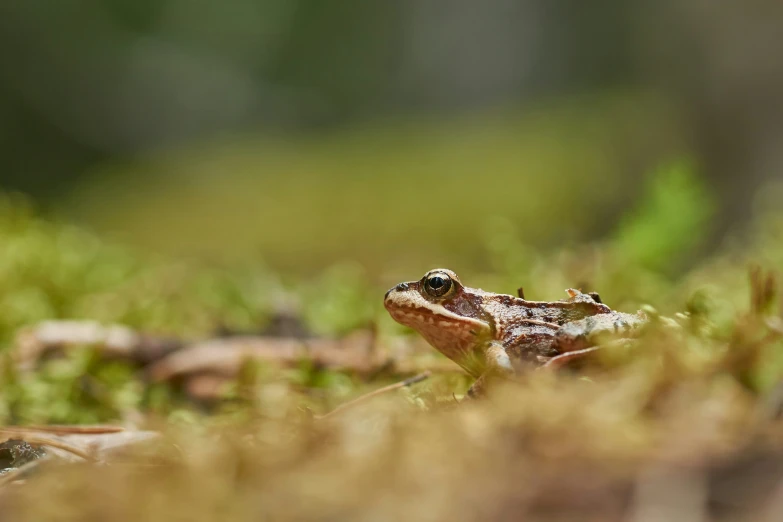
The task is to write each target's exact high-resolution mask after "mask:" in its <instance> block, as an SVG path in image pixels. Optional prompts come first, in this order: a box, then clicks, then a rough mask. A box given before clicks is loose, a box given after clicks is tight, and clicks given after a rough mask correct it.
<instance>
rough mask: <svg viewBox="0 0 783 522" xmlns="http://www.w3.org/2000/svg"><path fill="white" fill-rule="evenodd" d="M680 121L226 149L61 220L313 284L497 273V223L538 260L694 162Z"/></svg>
mask: <svg viewBox="0 0 783 522" xmlns="http://www.w3.org/2000/svg"><path fill="white" fill-rule="evenodd" d="M675 120H676V117H675V113H674V112H673V111H672V109H671V107H670V106H668V105H667V104H666V103H665V101H664V100H661V99H659V98H656V97H655V96H651V95H648V94H645V93H640V92H635V91H617V92H611V93H601V94H593V95H583V96H575V97H569V98H565V99H562V98H555V99H552V100H549V101H547V102H546V103H541V104H540V105H538V106H534V107H515V106H502V107H498V108H496V109H494V110H486V111H483V112H479V113H475V114H471V115H465V116H459V117H457V116H452V117H449V118H444V117H442V116H440V117H439V116H437V115H432V116H430V117H429V118H425V117H419V118H418V119H412V118H396V119H395V118H390V119H388V120H386V121H384V122H378V123H376V124H374V125H369V124H367V125H362V126H354V127H349V128H343V129H340V130H330V131H322V132H310V133H306V134H305V133H288V134H278V135H269V134H267V135H263V134H262V135H252V134H249V135H244V136H227V137H226V138H225V140H224V141H223V142H220V143H217V144H215V143H205V144H203V145H198V146H191V147H183V148H182V149H181V150H178V151H167V152H161V153H159V154H150V155H148V156H147V157H146V158H143V159H138V160H136V161H133V162H125V163H115V164H105V165H103V166H101V167H99V168H96V169H95V170H94V171H93V172H92V175H91V176H90V178H89V179H88V180H86V181H85V183H84V184H82V185H81V186H78V187H75V188H73V189H72V190H71V191H70V192H69V193H68V194H66V195H65V196H64V197H63V198H62V199H61V200H60V201H59V206H60V210H61V214H62V215H63V216H65V217H67V218H68V219H76V220H78V221H79V222H81V223H83V224H85V225H86V226H88V227H90V228H92V229H94V230H96V231H98V232H99V233H101V234H102V235H108V236H110V237H112V238H115V239H116V240H120V241H122V242H123V243H126V244H132V245H139V246H141V247H143V248H151V249H153V250H155V251H158V252H164V253H168V254H174V255H177V256H181V255H197V256H200V257H206V258H209V259H216V260H220V261H226V260H228V262H232V263H233V262H236V260H238V259H241V260H257V259H262V260H263V261H264V262H265V263H267V264H268V265H269V266H271V267H272V268H274V269H275V270H276V271H279V272H282V273H297V274H300V275H301V274H307V273H312V272H313V271H318V270H321V269H322V268H323V266H325V265H330V264H332V263H339V262H342V261H345V260H350V261H355V262H359V263H361V264H362V265H363V266H364V267H366V268H367V270H368V273H367V274H366V275H367V276H368V277H370V278H372V279H373V280H374V281H379V280H382V282H383V283H384V284H387V285H388V284H391V283H392V281H393V280H394V279H396V278H400V277H405V276H406V273H408V272H409V271H410V270H416V271H419V270H424V269H425V268H426V267H427V266H430V265H432V264H438V265H448V266H452V267H455V268H456V269H458V270H460V269H463V270H464V269H479V268H487V267H488V266H490V265H491V263H492V262H493V261H492V260H491V259H488V258H486V257H485V256H484V255H483V252H482V251H481V246H482V245H483V244H484V243H485V230H486V228H487V224H488V223H491V222H493V220H495V219H496V218H500V219H505V220H508V221H510V222H512V223H514V225H515V227H516V229H517V233H518V234H519V235H520V237H522V238H524V240H525V242H526V243H528V244H530V245H532V246H535V247H537V248H542V247H551V246H553V245H560V244H562V243H563V242H567V241H571V242H574V241H585V240H587V239H590V238H594V237H599V236H601V235H603V234H604V233H605V232H606V231H607V230H608V229H611V228H612V222H613V219H614V218H615V216H616V215H618V214H619V213H621V212H622V211H623V210H624V209H625V208H626V207H627V206H628V204H629V200H628V196H627V195H628V194H630V193H633V192H635V191H636V190H638V185H639V183H640V180H641V179H642V177H643V175H644V173H646V172H647V171H649V170H651V169H653V168H654V167H655V166H657V164H658V162H659V161H661V159H660V158H669V157H677V156H678V155H679V154H681V153H682V152H683V149H684V144H683V139H682V136H681V135H680V134H679V133H678V130H677V128H678V127H677V122H676V121H675Z"/></svg>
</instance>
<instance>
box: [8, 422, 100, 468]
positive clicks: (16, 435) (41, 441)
mask: <svg viewBox="0 0 783 522" xmlns="http://www.w3.org/2000/svg"><path fill="white" fill-rule="evenodd" d="M0 434H2V435H0V441H1V442H5V441H7V440H11V439H19V440H23V441H25V442H27V443H28V444H33V445H36V446H49V447H51V448H57V449H61V450H63V451H67V452H68V453H72V454H74V455H76V456H77V457H81V458H83V459H84V460H87V461H90V462H97V461H98V459H97V458H95V456H93V455H91V454H90V453H88V452H86V451H84V450H83V449H81V448H77V447H76V446H73V445H71V444H68V443H67V442H64V441H61V440H57V439H50V438H48V437H39V436H38V435H34V434H31V433H27V432H22V431H15V430H6V429H5V428H0Z"/></svg>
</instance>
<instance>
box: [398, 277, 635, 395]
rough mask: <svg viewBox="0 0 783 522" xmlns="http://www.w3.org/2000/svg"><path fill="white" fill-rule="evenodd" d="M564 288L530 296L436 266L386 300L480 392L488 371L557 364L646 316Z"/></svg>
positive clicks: (591, 348) (627, 330) (622, 334)
mask: <svg viewBox="0 0 783 522" xmlns="http://www.w3.org/2000/svg"><path fill="white" fill-rule="evenodd" d="M566 292H567V294H568V298H567V299H565V300H562V301H527V300H525V299H523V298H522V297H514V296H511V295H504V294H495V293H491V292H485V291H483V290H481V289H476V288H470V287H467V286H464V285H463V284H462V283H461V282H460V280H459V278H458V277H457V274H455V273H454V272H452V271H451V270H447V269H445V268H437V269H435V270H430V271H429V272H427V273H426V274H424V277H422V278H421V279H420V280H418V281H411V282H407V283H400V284H398V285H396V286H395V287H393V288H391V289H390V290H389V291H388V292H386V295H385V297H384V306H385V307H386V309H387V310H388V311H389V314H390V315H391V316H392V318H393V319H394V320H395V321H397V322H399V323H401V324H404V325H406V326H409V327H411V328H413V329H414V330H416V331H417V332H419V333H420V334H421V335H422V336H423V337H424V338H425V339H426V340H427V341H428V342H429V343H430V344H431V345H432V346H433V347H434V348H436V349H437V350H439V351H440V352H442V353H443V354H444V355H446V356H447V357H449V358H450V359H451V360H453V361H454V362H456V363H457V364H459V365H460V366H462V368H464V369H465V371H467V372H468V373H469V374H470V375H472V376H474V377H476V378H477V381H476V384H474V386H473V387H472V388H471V391H470V394H471V395H477V394H479V392H480V391H481V388H482V387H483V386H484V385H485V382H486V380H487V378H488V376H490V374H510V373H518V372H520V371H523V370H524V369H529V368H530V367H542V366H543V367H559V366H562V365H563V364H565V363H567V362H569V361H571V360H573V359H576V358H579V357H582V356H584V355H586V354H588V353H590V352H592V351H594V350H595V349H596V348H597V346H596V345H595V344H596V338H597V337H599V336H610V337H612V336H613V337H626V336H629V335H632V334H633V332H634V331H635V330H636V329H637V328H638V327H640V326H641V325H643V324H644V323H646V317H645V316H644V314H643V313H641V312H638V313H637V314H626V313H622V312H617V311H614V310H612V309H611V308H609V307H608V306H606V305H605V304H603V303H601V302H600V299H599V298H598V296H597V295H596V294H583V293H581V292H580V291H578V290H574V289H568V290H566Z"/></svg>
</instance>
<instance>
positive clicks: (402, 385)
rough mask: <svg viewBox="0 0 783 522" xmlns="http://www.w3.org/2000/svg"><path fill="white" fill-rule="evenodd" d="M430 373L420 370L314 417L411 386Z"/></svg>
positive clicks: (333, 412) (322, 417) (321, 418)
mask: <svg viewBox="0 0 783 522" xmlns="http://www.w3.org/2000/svg"><path fill="white" fill-rule="evenodd" d="M430 375H432V372H431V371H429V370H427V371H425V372H422V373H420V374H418V375H414V376H413V377H410V378H408V379H405V380H404V381H400V382H396V383H394V384H390V385H388V386H384V387H383V388H378V389H377V390H373V391H371V392H369V393H365V394H364V395H360V396H359V397H357V398H355V399H353V400H351V401H348V402H345V403H343V404H341V405H339V406H337V407H336V408H335V409H333V410H332V411H330V412H329V413H325V414H324V415H316V416H315V419H316V420H323V419H326V418H327V417H331V416H332V415H335V414H336V413H339V412H341V411H344V410H346V409H348V408H351V407H353V406H356V405H357V404H359V403H361V402H363V401H366V400H367V399H371V398H373V397H376V396H378V395H381V394H383V393H387V392H390V391H394V390H398V389H400V388H406V387H408V386H411V385H413V384H416V383H418V382H421V381H423V380H425V379H427V378H429V376H430Z"/></svg>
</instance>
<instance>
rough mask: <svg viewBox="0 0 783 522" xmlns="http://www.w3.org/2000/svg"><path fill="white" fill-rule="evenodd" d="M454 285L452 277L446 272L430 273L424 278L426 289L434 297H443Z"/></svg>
mask: <svg viewBox="0 0 783 522" xmlns="http://www.w3.org/2000/svg"><path fill="white" fill-rule="evenodd" d="M452 286H453V283H452V282H451V278H450V277H449V276H447V275H446V274H444V273H434V274H431V275H428V276H427V278H426V279H425V280H424V291H425V292H427V293H428V294H429V295H431V296H432V297H443V296H444V295H446V294H447V293H448V291H449V290H451V287H452Z"/></svg>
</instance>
